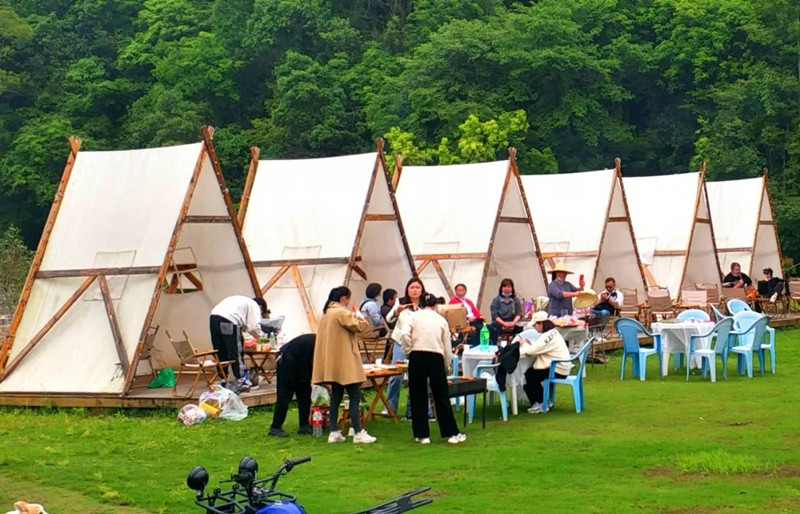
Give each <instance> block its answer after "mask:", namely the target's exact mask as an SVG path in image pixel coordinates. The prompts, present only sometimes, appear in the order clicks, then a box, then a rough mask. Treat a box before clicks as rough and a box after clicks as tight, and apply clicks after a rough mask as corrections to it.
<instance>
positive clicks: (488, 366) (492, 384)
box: [467, 361, 508, 423]
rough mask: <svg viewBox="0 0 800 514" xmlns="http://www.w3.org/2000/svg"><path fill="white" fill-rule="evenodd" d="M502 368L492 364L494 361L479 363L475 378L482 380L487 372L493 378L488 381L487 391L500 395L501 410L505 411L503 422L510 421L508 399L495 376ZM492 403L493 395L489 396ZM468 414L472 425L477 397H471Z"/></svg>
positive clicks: (498, 364) (497, 364)
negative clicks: (483, 373) (482, 376)
mask: <svg viewBox="0 0 800 514" xmlns="http://www.w3.org/2000/svg"><path fill="white" fill-rule="evenodd" d="M499 366H500V363H496V364H492V361H478V365H477V366H475V371H474V373H475V376H476V377H478V378H481V372H483V371H487V372H489V373H490V374H491V375H492V376H491V377H490V378H488V379H487V380H486V390H487V391H488V392H489V393H498V394H499V395H500V408H501V409H502V411H503V421H508V399H507V398H506V392H505V391H501V390H500V386H498V385H497V379H495V374H496V373H497V368H498V367H499ZM489 398H490V401H491V394H490V396H489ZM467 408H468V411H467V412H468V414H469V422H470V423H472V418H473V417H474V415H475V395H474V394H473V395H472V396H470V397H469V400H468V407H467Z"/></svg>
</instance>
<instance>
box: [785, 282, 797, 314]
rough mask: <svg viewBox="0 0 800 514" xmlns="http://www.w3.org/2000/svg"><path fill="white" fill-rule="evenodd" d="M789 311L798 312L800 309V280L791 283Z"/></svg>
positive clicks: (788, 293)
mask: <svg viewBox="0 0 800 514" xmlns="http://www.w3.org/2000/svg"><path fill="white" fill-rule="evenodd" d="M787 295H788V296H789V310H793V311H796V310H798V309H799V308H800V280H790V281H789V291H788V292H787Z"/></svg>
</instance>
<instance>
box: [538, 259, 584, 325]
mask: <svg viewBox="0 0 800 514" xmlns="http://www.w3.org/2000/svg"><path fill="white" fill-rule="evenodd" d="M548 273H550V276H551V277H552V282H550V285H549V286H548V287H547V296H548V297H549V298H550V305H549V306H548V307H547V313H548V314H549V315H550V316H563V315H564V313H566V314H568V315H570V316H572V298H574V297H576V296H578V294H579V293H580V292H581V291H582V290H583V286H584V285H585V284H584V283H583V281H581V283H580V287H575V286H574V285H572V284H571V283H570V282H567V275H570V274H572V271H570V270H568V269H567V265H566V264H564V263H563V262H557V263H556V265H555V266H553V269H551V270H549V271H548Z"/></svg>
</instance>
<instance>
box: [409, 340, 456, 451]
mask: <svg viewBox="0 0 800 514" xmlns="http://www.w3.org/2000/svg"><path fill="white" fill-rule="evenodd" d="M428 382H430V386H431V394H432V395H433V403H434V405H435V406H436V421H437V422H438V423H439V434H440V435H441V436H442V437H450V436H453V435H456V434H458V425H457V424H456V418H455V416H454V415H453V408H452V407H451V406H450V398H449V397H448V391H447V371H446V368H445V365H444V357H443V356H442V354H440V353H433V352H411V355H409V356H408V401H409V403H410V404H411V430H412V431H413V432H414V437H419V438H423V437H430V435H431V429H430V426H429V425H428Z"/></svg>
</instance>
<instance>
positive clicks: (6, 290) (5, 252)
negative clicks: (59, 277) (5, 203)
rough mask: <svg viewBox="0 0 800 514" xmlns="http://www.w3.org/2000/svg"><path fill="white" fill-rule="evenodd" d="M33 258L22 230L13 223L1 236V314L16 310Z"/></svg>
mask: <svg viewBox="0 0 800 514" xmlns="http://www.w3.org/2000/svg"><path fill="white" fill-rule="evenodd" d="M32 260H33V251H31V250H30V249H29V248H28V247H27V246H25V243H24V242H23V240H22V235H21V233H20V230H19V229H18V228H17V227H15V226H14V225H11V226H10V227H8V228H7V229H6V231H5V232H4V233H3V236H2V237H0V314H5V315H9V314H11V313H13V312H14V308H15V307H16V305H17V300H18V299H19V295H20V293H21V292H22V288H23V286H24V285H25V277H26V276H27V274H28V269H29V268H30V267H31V261H32Z"/></svg>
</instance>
